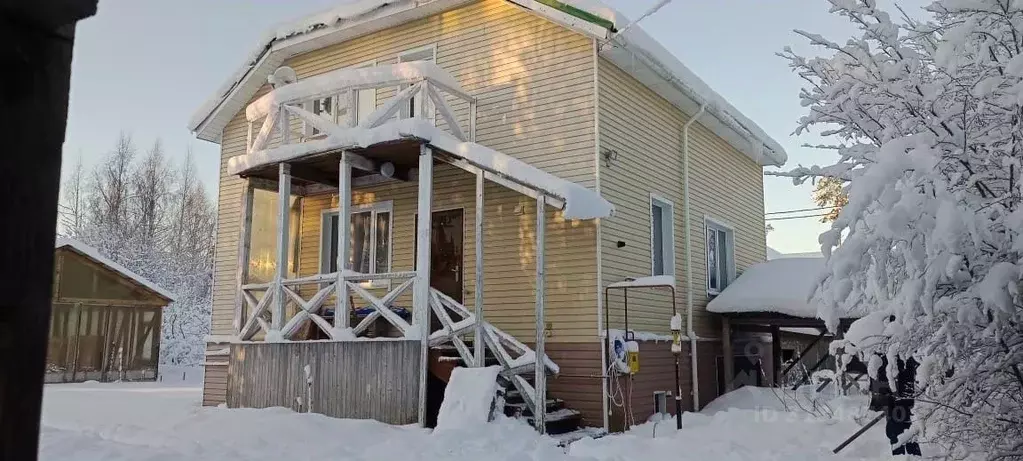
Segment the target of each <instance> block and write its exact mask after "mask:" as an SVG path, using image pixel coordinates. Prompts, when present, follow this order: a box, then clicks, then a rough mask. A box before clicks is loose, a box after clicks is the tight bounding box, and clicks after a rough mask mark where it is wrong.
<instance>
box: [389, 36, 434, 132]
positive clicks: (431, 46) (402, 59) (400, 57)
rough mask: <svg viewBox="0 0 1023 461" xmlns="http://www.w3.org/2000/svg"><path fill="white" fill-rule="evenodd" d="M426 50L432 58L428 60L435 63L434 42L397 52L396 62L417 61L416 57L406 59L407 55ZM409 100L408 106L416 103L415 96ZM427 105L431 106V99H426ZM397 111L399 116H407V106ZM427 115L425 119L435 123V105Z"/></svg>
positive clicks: (413, 105) (421, 52)
mask: <svg viewBox="0 0 1023 461" xmlns="http://www.w3.org/2000/svg"><path fill="white" fill-rule="evenodd" d="M427 52H429V53H430V54H431V55H432V58H431V59H430V61H431V62H433V63H434V64H437V44H436V43H431V44H429V45H423V46H420V47H418V48H412V49H410V50H405V51H402V52H401V53H398V64H401V63H403V62H410V61H418V60H417V59H407V57H409V56H412V55H417V54H425V53H427ZM404 89H405V87H398V89H397V91H398V92H400V91H401V90H404ZM409 101H410V107H415V104H416V102H415V98H412V99H410V100H409ZM427 106H430V107H432V106H433V103H432V102H431V101H429V100H427ZM398 113H399V114H400V117H401V118H409V107H404V108H402V109H401V110H400V111H398ZM427 115H428V116H427V117H426V119H427V120H430V121H431V122H433V123H437V108H436V107H433V110H431V111H430V113H429V114H427Z"/></svg>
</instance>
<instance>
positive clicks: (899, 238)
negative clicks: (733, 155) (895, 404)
mask: <svg viewBox="0 0 1023 461" xmlns="http://www.w3.org/2000/svg"><path fill="white" fill-rule="evenodd" d="M830 3H831V5H832V12H833V13H835V14H838V15H841V16H843V17H845V18H847V19H848V20H849V21H851V22H852V24H853V25H854V26H856V27H857V28H858V29H859V34H858V35H857V36H854V37H852V38H850V39H849V40H847V41H845V42H844V43H839V42H834V41H831V40H829V39H827V38H825V37H823V36H820V35H816V34H812V33H809V32H803V31H797V33H798V34H799V35H801V36H803V37H804V38H806V39H807V40H809V42H810V43H811V44H812V45H815V46H816V47H817V48H819V49H820V50H822V51H823V55H822V56H819V57H811V58H807V57H804V56H801V55H798V54H796V53H794V52H792V51H791V50H789V49H786V50H785V52H784V53H781V55H782V56H783V57H784V58H785V59H787V60H788V62H789V64H790V65H791V67H792V68H793V70H794V71H795V72H796V73H797V74H798V75H799V76H800V77H802V78H803V79H804V80H805V81H806V82H807V83H806V86H805V88H804V89H803V91H802V92H801V94H800V97H801V99H802V102H803V105H804V107H806V108H807V109H808V110H807V113H806V115H805V116H803V117H802V118H801V119H800V120H799V123H798V127H797V130H796V133H797V134H798V133H802V132H805V131H807V130H810V129H819V130H820V131H821V134H822V135H823V136H825V137H826V138H829V139H831V140H832V143H831V144H830V145H827V146H824V147H826V149H824V151H825V152H828V153H831V154H830V155H833V154H837V156H834V157H832V158H833V159H834V160H832V161H822V162H821V163H822V164H823V166H813V167H802V166H800V167H798V168H795V169H794V170H791V171H789V172H787V173H785V174H786V175H789V176H792V177H794V180H795V182H796V183H801V182H803V181H806V180H808V179H811V178H834V179H835V180H840V181H843V182H846V183H847V185H846V188H845V192H846V193H847V195H848V204H846V205H845V206H844V207H843V208H842V210H841V211H840V212H839V213H838V215H837V216H836V219H835V220H834V221H833V222H832V225H831V229H829V230H828V231H826V232H825V233H823V234H822V235H821V236H820V243H821V249H822V251H823V253H824V255H825V256H826V257H827V268H826V271H825V273H824V274H822V276H821V278H820V280H819V282H820V283H819V286H818V287H817V288H816V289H815V291H814V293H813V294H812V295H811V296H812V297H813V298H814V300H815V301H816V302H818V303H819V305H820V306H821V307H820V311H819V315H820V316H821V318H823V319H824V320H825V321H826V322H827V324H828V326H829V328H831V329H832V330H834V329H835V328H836V327H837V324H838V320H839V319H840V318H841V317H846V316H855V315H863V314H868V315H867V316H866V317H864V318H863V319H862V320H860V321H857V322H856V323H855V324H854V325H853V328H851V329H850V332H849V335H848V339H847V340H846V341H844V342H837V343H836V345H835V347H836V348H841V349H844V350H845V351H846V352H852V353H860V354H865V355H871V356H872V354H874V353H881V354H885V355H887V356H888V358H889V361H888V363H889V364H890V365H889V366H894V364H895V363H896V361H895V360H894V358H895V357H897V356H898V357H909V356H913V357H916V358H917V359H918V360H919V361H920V362H921V367H920V369H919V370H918V376H917V381H918V391H919V392H920V395H919V397H918V399H917V402H918V405H917V408H916V409H915V410H914V412H915V415H914V418H915V421H914V424H913V427H912V428H911V429H910V430H909V431H907V433H905V434H903V440H906V439H908V438H909V437H916V436H919V437H924V438H925V440H929V441H933V442H935V443H937V444H939V445H940V447H941V448H942V450H943V454H946V455H949V456H952V457H956V458H961V457H965V456H968V455H973V454H976V453H984V454H986V455H987V456H988V457H990V458H991V459H1009V458H1015V459H1019V458H1021V457H1023V374H1021V370H1020V367H1021V363H1023V324H1021V322H1023V299H1021V289H1020V288H1021V280H1023V261H1021V260H1020V254H1021V251H1023V239H1021V237H1023V236H1021V235H1020V233H1021V231H1023V209H1021V207H1020V193H1021V190H1020V184H1019V183H1020V181H1019V174H1020V166H1021V165H1020V161H1021V152H1020V149H1021V126H1020V123H1021V115H1023V106H1021V100H1023V79H1021V75H1023V54H1021V49H1023V3H1021V2H1019V1H1014V0H940V1H936V2H934V3H933V4H931V5H930V6H929V7H927V8H926V10H925V12H926V13H927V15H928V19H927V20H926V21H915V20H912V19H910V18H909V17H907V16H906V15H905V14H901V15H900V16H901V19H900V21H899V23H898V24H897V23H896V22H895V21H893V20H892V19H891V17H890V16H889V14H888V13H887V12H885V11H881V10H879V9H878V8H877V6H876V5H875V2H874V0H830ZM879 363H880V362H879V361H877V360H875V361H873V363H872V364H871V365H872V366H870V367H869V369H870V371H871V373H872V374H875V375H876V371H877V369H878V364H879ZM895 374H896V373H894V370H888V373H887V376H890V377H892V376H895Z"/></svg>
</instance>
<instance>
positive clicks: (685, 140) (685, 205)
mask: <svg viewBox="0 0 1023 461" xmlns="http://www.w3.org/2000/svg"><path fill="white" fill-rule="evenodd" d="M706 110H707V103H703V104H701V105H700V110H698V111H696V114H694V115H693V117H692V118H690V119H689V120H688V121H686V123H685V125H683V126H682V212H683V213H684V214H685V220H686V222H685V223H686V225H685V229H686V235H685V245H686V335H688V336H689V356H690V357H691V359H692V364H691V366H690V367H691V369H692V372H691V374H692V377H693V384H692V389H693V411H699V409H700V383H699V379H697V377H698V373H697V371H696V366H697V360H696V331H694V330H693V245H692V237H691V234H692V224H691V223H690V221H691V219H690V218H691V217H690V212H689V126H690V125H692V124H693V122H695V121H696V119H698V118H700V116H701V115H703V113H704V112H705V111H706Z"/></svg>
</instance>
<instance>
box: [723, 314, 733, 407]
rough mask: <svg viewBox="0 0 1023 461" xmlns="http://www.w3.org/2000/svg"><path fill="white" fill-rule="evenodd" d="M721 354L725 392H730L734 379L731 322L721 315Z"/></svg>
mask: <svg viewBox="0 0 1023 461" xmlns="http://www.w3.org/2000/svg"><path fill="white" fill-rule="evenodd" d="M721 355H723V356H724V358H723V359H722V362H724V363H723V364H722V365H723V368H724V372H725V383H724V384H725V392H731V390H732V383H733V381H735V352H733V351H732V324H731V322H730V321H729V320H728V317H725V316H722V317H721Z"/></svg>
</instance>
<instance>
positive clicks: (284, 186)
mask: <svg viewBox="0 0 1023 461" xmlns="http://www.w3.org/2000/svg"><path fill="white" fill-rule="evenodd" d="M277 195H278V197H277V199H278V202H277V266H276V267H275V268H274V296H275V298H274V310H273V318H272V319H271V321H270V329H271V330H273V331H277V332H280V331H281V327H283V326H284V315H285V311H284V307H285V305H286V304H287V302H288V296H287V295H286V294H285V293H284V289H283V285H281V283H282V282H283V281H284V279H285V278H286V277H287V275H288V231H289V230H290V228H291V225H290V223H289V220H290V218H291V165H289V164H287V163H281V164H280V165H279V167H278V172H277Z"/></svg>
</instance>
